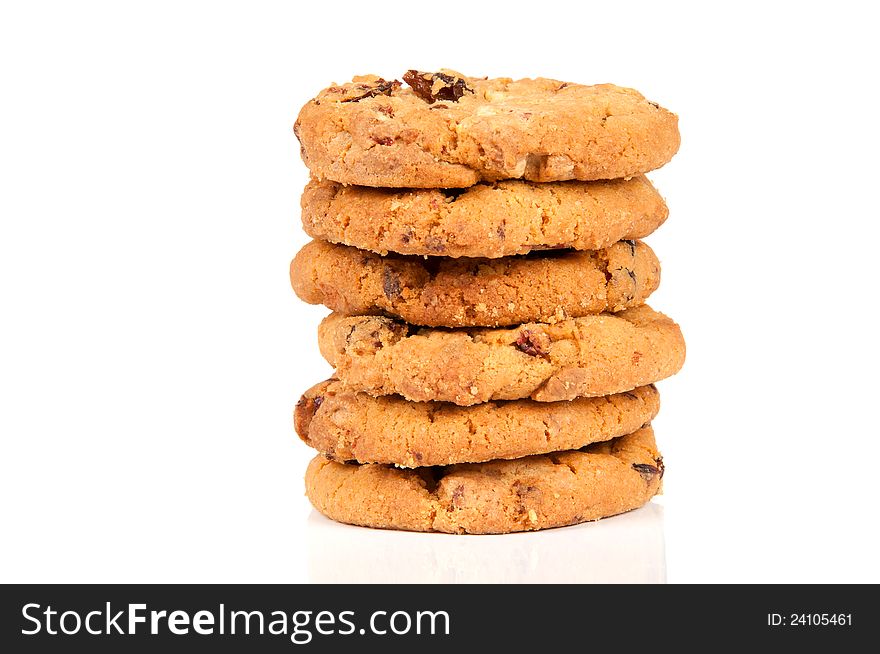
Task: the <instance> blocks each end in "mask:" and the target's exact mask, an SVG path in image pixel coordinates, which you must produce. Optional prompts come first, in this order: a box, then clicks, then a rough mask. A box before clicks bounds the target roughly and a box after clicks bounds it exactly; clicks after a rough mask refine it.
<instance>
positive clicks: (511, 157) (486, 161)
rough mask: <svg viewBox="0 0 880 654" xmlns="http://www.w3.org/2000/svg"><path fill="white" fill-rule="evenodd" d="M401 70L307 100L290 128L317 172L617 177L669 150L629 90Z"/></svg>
mask: <svg viewBox="0 0 880 654" xmlns="http://www.w3.org/2000/svg"><path fill="white" fill-rule="evenodd" d="M411 73H415V71H410V73H408V74H407V75H405V76H404V80H406V81H407V82H408V83H407V84H404V83H401V82H399V81H398V80H391V81H388V80H385V79H382V78H379V77H376V76H375V75H366V76H361V77H355V78H354V79H353V80H352V81H351V82H349V83H346V84H340V85H333V86H330V87H328V88H326V89H324V90H323V91H321V92H320V93H319V94H318V95H317V97H315V98H314V99H313V100H311V101H309V102H308V103H306V105H305V106H304V107H303V108H302V110H301V111H300V113H299V116H298V118H297V120H296V123H295V125H294V132H295V133H296V135H297V137H298V138H299V140H300V143H301V146H302V147H301V152H302V157H303V161H304V162H305V164H306V165H307V166H308V167H309V169H310V170H311V171H312V173H313V174H314V175H315V176H316V177H317V178H319V179H331V180H334V181H337V182H341V183H343V184H357V185H362V186H383V187H415V188H464V187H468V186H472V185H474V184H476V183H477V182H479V181H495V180H500V179H526V180H530V181H535V182H552V181H561V180H596V179H616V178H625V177H632V176H634V175H638V174H641V173H645V172H647V171H650V170H654V169H655V168H659V167H660V166H662V165H663V164H665V163H666V162H668V161H669V160H670V159H671V158H672V156H673V155H674V154H675V152H676V151H677V150H678V146H679V132H678V117H677V116H676V115H675V114H673V113H671V112H669V111H667V110H666V109H664V108H662V107H660V106H659V105H658V104H656V103H654V102H650V101H649V100H647V99H646V98H645V97H643V96H642V95H641V94H640V93H638V92H637V91H635V90H633V89H627V88H622V87H619V86H615V85H613V84H599V85H595V86H584V85H581V84H572V83H567V82H560V81H558V80H552V79H544V78H538V79H523V80H518V81H514V80H511V79H508V78H497V79H479V78H473V77H465V76H462V75H460V74H459V73H455V72H454V71H441V72H439V73H433V74H431V73H427V74H423V73H416V74H415V75H413V74H411ZM440 76H445V77H447V78H449V79H448V80H444V79H443V78H442V77H440Z"/></svg>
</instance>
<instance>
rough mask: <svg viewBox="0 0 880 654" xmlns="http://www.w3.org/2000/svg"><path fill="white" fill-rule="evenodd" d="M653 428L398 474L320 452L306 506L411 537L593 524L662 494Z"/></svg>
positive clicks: (311, 470)
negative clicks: (578, 446) (576, 446)
mask: <svg viewBox="0 0 880 654" xmlns="http://www.w3.org/2000/svg"><path fill="white" fill-rule="evenodd" d="M663 470H664V467H663V459H662V457H661V456H660V454H659V453H658V451H657V446H656V443H655V442H654V433H653V430H652V429H651V427H645V428H643V429H640V430H638V431H636V432H634V433H633V434H629V435H627V436H622V437H620V438H616V439H614V440H610V441H606V442H603V443H595V444H593V445H590V446H588V447H586V448H583V449H582V450H568V451H565V452H556V453H553V454H545V455H536V456H530V457H525V458H522V459H513V460H509V461H490V462H488V463H471V464H460V465H454V466H447V467H442V468H416V469H412V470H401V469H399V468H394V467H392V466H386V465H379V464H363V465H359V464H355V463H337V462H335V461H331V460H329V459H327V458H326V457H324V456H323V455H320V454H319V455H318V456H317V457H315V458H314V459H313V460H312V462H311V463H310V464H309V467H308V470H307V471H306V495H307V496H308V498H309V500H310V501H311V503H312V505H313V506H314V507H315V508H316V509H317V510H318V511H320V512H321V513H323V514H324V515H325V516H327V517H328V518H331V519H333V520H336V521H338V522H345V523H349V524H355V525H362V526H365V527H377V528H382V529H401V530H407V531H440V532H447V533H459V534H462V533H469V534H502V533H510V532H515V531H534V530H537V529H548V528H551V527H561V526H565V525H573V524H577V523H580V522H586V521H588V520H598V519H599V518H604V517H608V516H612V515H616V514H619V513H623V512H625V511H630V510H632V509H635V508H638V507H640V506H642V505H644V504H645V503H647V502H648V501H649V500H650V499H651V498H652V497H653V496H654V495H656V494H658V493H659V492H660V490H661V484H662V477H663Z"/></svg>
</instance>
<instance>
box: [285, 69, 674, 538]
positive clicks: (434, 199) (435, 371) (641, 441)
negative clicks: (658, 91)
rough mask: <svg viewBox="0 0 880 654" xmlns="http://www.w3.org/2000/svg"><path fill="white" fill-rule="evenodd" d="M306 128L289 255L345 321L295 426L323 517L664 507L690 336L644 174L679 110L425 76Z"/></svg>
mask: <svg viewBox="0 0 880 654" xmlns="http://www.w3.org/2000/svg"><path fill="white" fill-rule="evenodd" d="M294 131H295V133H296V135H297V137H298V138H299V140H300V143H301V144H302V156H303V160H304V161H305V163H306V165H307V166H308V167H309V169H310V170H311V173H312V179H311V181H310V182H309V184H308V186H307V187H306V189H305V193H304V194H303V198H302V210H303V214H302V222H303V227H304V228H305V231H306V232H307V233H308V234H309V235H310V236H311V237H313V238H314V239H315V240H314V241H312V242H311V243H309V244H308V245H306V246H305V247H304V248H303V249H302V250H301V251H300V252H299V253H298V254H297V255H296V258H295V259H294V260H293V262H292V263H291V268H290V276H291V282H292V284H293V288H294V290H295V291H296V293H297V295H298V296H299V297H300V298H302V299H303V300H305V301H306V302H309V303H312V304H324V305H326V306H327V307H329V308H330V309H331V310H332V311H333V313H331V314H330V315H329V316H327V318H325V319H324V321H323V322H322V324H321V326H320V328H319V334H318V341H319V347H320V351H321V354H322V355H323V356H324V357H325V358H326V359H327V361H328V362H330V364H331V365H333V366H334V367H335V368H336V373H335V376H334V377H333V378H332V379H330V380H327V381H324V382H321V383H319V384H317V385H316V386H314V387H313V388H311V389H309V390H308V391H306V393H305V395H304V396H303V397H302V399H301V400H300V401H299V403H298V404H297V407H296V411H295V423H296V430H297V432H298V434H299V435H300V437H301V438H302V439H303V440H304V441H305V442H306V443H307V444H308V445H310V446H312V447H314V448H315V449H316V450H318V452H319V454H318V456H317V457H315V459H314V460H313V461H312V462H311V464H310V465H309V468H308V470H307V472H306V493H307V495H308V497H309V499H310V500H311V502H312V504H313V505H314V506H315V508H316V509H317V510H318V511H320V512H321V513H323V514H324V515H326V516H328V517H330V518H332V519H334V520H338V521H341V522H346V523H351V524H357V525H364V526H369V527H382V528H390V529H405V530H415V531H442V532H450V533H507V532H513V531H525V530H535V529H545V528H549V527H557V526H562V525H571V524H575V523H578V522H583V521H587V520H596V519H599V518H602V517H605V516H610V515H614V514H617V513H621V512H624V511H628V510H631V509H635V508H637V507H639V506H641V505H643V504H645V503H646V502H648V501H649V500H650V499H651V497H653V496H654V495H655V494H657V493H658V492H659V491H660V488H661V479H662V477H663V460H662V458H661V456H660V454H659V452H658V450H657V447H656V444H655V442H654V434H653V431H652V429H651V426H650V424H651V420H652V419H653V418H654V416H655V415H656V414H657V411H658V409H659V397H658V393H657V389H656V388H655V386H654V382H656V381H658V380H661V379H664V378H665V377H668V376H670V375H672V374H674V373H676V372H677V371H678V370H679V369H680V368H681V366H682V364H683V363H684V356H685V345H684V341H683V339H682V335H681V332H680V330H679V328H678V326H677V325H676V324H675V323H674V322H673V321H672V320H670V319H669V318H667V317H666V316H664V315H663V314H661V313H658V312H656V311H654V310H653V309H651V308H650V307H649V306H647V305H646V304H645V301H646V300H647V298H648V296H649V295H650V294H651V293H652V292H653V291H654V290H655V289H656V288H657V286H658V284H659V282H660V266H659V262H658V260H657V257H656V255H655V254H654V252H653V251H652V250H651V248H650V247H648V246H647V245H646V244H645V243H642V242H641V241H639V240H638V239H640V238H642V237H645V236H647V235H648V234H650V233H651V232H653V231H654V230H655V229H656V228H657V227H659V226H660V225H661V224H662V223H663V221H664V220H665V219H666V216H667V208H666V205H665V203H664V201H663V199H662V198H661V197H660V195H659V194H658V192H657V191H656V190H655V189H654V187H653V186H652V185H651V183H650V182H649V181H648V180H647V179H646V178H645V177H644V173H645V172H647V171H650V170H653V169H655V168H658V167H660V166H662V165H663V164H665V163H666V162H667V161H669V159H671V158H672V156H673V155H674V154H675V152H676V150H677V149H678V145H679V134H678V119H677V117H676V116H675V115H674V114H672V113H670V112H669V111H667V110H665V109H663V108H661V107H660V106H659V105H657V104H655V103H653V102H650V101H648V100H646V99H645V98H644V97H643V96H642V95H640V94H639V93H637V92H636V91H633V90H631V89H625V88H620V87H616V86H613V85H607V84H606V85H599V86H582V85H578V84H570V83H565V82H559V81H556V80H549V79H534V80H531V79H528V80H521V81H512V80H510V79H485V78H481V79H476V78H469V77H464V76H462V75H460V74H458V73H455V72H453V71H441V72H437V73H423V72H419V71H413V70H411V71H408V72H407V73H406V74H405V75H403V81H402V82H401V81H398V80H393V81H388V80H385V79H382V78H379V77H375V76H365V77H356V78H354V79H353V80H352V81H351V82H350V83H347V84H342V85H334V86H331V87H329V88H327V89H325V90H324V91H321V93H319V94H318V96H317V97H316V98H315V99H314V100H312V101H310V102H309V103H308V104H306V106H305V107H303V109H302V111H301V112H300V114H299V117H298V119H297V121H296V125H295V127H294Z"/></svg>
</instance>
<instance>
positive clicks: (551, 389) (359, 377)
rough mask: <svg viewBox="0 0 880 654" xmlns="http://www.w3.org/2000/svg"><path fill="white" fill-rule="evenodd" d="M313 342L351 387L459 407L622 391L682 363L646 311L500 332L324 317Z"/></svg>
mask: <svg viewBox="0 0 880 654" xmlns="http://www.w3.org/2000/svg"><path fill="white" fill-rule="evenodd" d="M318 345H319V347H320V350H321V354H322V355H323V356H324V358H325V359H327V361H328V362H330V364H331V365H333V366H335V367H336V375H337V376H338V377H339V379H340V380H341V381H343V382H344V383H345V384H346V385H347V386H348V387H349V388H351V389H352V390H361V391H365V392H367V393H370V394H371V395H390V394H398V395H402V396H403V397H405V398H406V399H408V400H414V401H427V400H438V401H444V402H453V403H455V404H458V405H461V406H468V405H472V404H478V403H480V402H487V401H489V400H517V399H521V398H526V397H530V398H532V399H533V400H537V401H539V402H555V401H558V400H571V399H573V398H575V397H591V396H598V395H610V394H611V393H621V392H624V391H629V390H632V389H633V388H636V387H637V386H644V385H646V384H650V383H652V382H655V381H658V380H660V379H664V378H665V377H669V376H670V375H673V374H675V373H676V372H678V370H679V369H680V368H681V366H682V364H683V363H684V357H685V344H684V339H683V337H682V335H681V330H680V329H679V328H678V325H676V324H675V323H674V322H673V321H672V320H670V319H669V318H667V317H666V316H664V315H663V314H662V313H658V312H656V311H654V310H653V309H651V308H650V307H649V306H647V305H643V306H641V307H636V308H634V309H627V310H626V311H622V312H620V313H616V314H609V313H603V314H599V315H595V316H583V317H580V318H569V319H567V320H561V321H559V322H557V323H555V324H547V323H527V324H525V325H521V326H518V327H514V328H508V329H456V330H450V329H436V328H422V329H418V328H414V327H411V326H409V325H407V324H406V323H403V322H399V321H395V320H393V319H391V318H386V317H379V316H354V317H346V316H344V315H342V314H338V313H332V314H330V315H329V316H327V317H326V318H325V319H324V320H323V322H322V323H321V325H320V327H319V328H318Z"/></svg>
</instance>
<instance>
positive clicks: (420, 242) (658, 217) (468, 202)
mask: <svg viewBox="0 0 880 654" xmlns="http://www.w3.org/2000/svg"><path fill="white" fill-rule="evenodd" d="M300 203H301V206H302V224H303V228H304V229H305V231H306V233H308V234H309V236H311V237H312V238H317V239H321V240H324V241H331V242H333V243H343V244H345V245H352V246H354V247H357V248H360V249H362V250H371V251H373V252H378V253H379V254H387V253H388V252H397V253H399V254H416V255H424V256H432V255H442V256H445V257H489V258H496V257H504V256H510V255H514V254H526V253H527V252H531V251H532V250H545V249H560V248H573V249H575V250H598V249H600V248H604V247H608V246H609V245H611V244H612V243H616V242H617V241H621V240H624V239H637V238H643V237H645V236H648V235H649V234H650V233H651V232H653V231H654V230H655V229H657V228H658V227H659V226H660V225H662V224H663V222H664V221H665V220H666V217H667V216H668V214H669V211H668V209H667V207H666V204H665V202H664V201H663V198H662V197H661V196H660V194H659V193H658V192H657V190H656V189H655V188H654V187H653V186H652V185H651V182H649V181H648V179H647V178H646V177H644V176H643V175H638V176H636V177H633V178H632V179H628V180H623V179H616V180H609V181H599V182H556V183H548V184H535V183H532V182H524V181H520V180H508V181H504V182H497V183H495V184H485V183H484V184H476V185H474V186H471V187H470V188H467V189H456V190H455V191H448V190H439V189H377V188H367V187H363V186H343V185H342V184H338V183H336V182H330V181H324V182H319V181H317V180H315V179H313V180H311V181H310V182H309V183H308V185H306V188H305V191H304V192H303V195H302V199H301V202H300Z"/></svg>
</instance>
